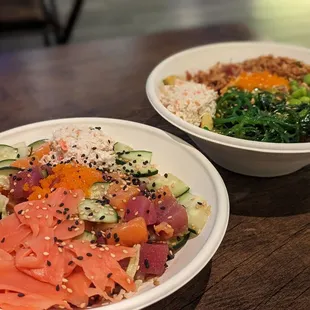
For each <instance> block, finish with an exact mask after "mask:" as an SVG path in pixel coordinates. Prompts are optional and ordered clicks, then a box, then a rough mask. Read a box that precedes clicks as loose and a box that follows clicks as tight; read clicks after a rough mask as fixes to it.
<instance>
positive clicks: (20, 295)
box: [17, 293, 25, 297]
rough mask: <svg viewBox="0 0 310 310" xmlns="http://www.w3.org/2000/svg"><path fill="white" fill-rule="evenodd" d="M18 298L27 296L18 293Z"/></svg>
mask: <svg viewBox="0 0 310 310" xmlns="http://www.w3.org/2000/svg"><path fill="white" fill-rule="evenodd" d="M17 296H18V297H24V296H25V294H23V293H18V294H17Z"/></svg>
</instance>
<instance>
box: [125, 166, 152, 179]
mask: <svg viewBox="0 0 310 310" xmlns="http://www.w3.org/2000/svg"><path fill="white" fill-rule="evenodd" d="M121 170H122V172H126V173H128V174H131V175H132V176H134V177H149V176H152V175H155V174H157V173H158V169H157V168H156V167H155V166H154V165H150V164H147V165H144V164H143V163H135V164H134V163H127V164H125V165H123V166H122V168H121Z"/></svg>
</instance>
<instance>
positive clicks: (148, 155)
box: [119, 151, 152, 164]
mask: <svg viewBox="0 0 310 310" xmlns="http://www.w3.org/2000/svg"><path fill="white" fill-rule="evenodd" d="M119 159H120V160H122V161H125V162H134V160H136V161H137V162H143V163H145V164H149V163H150V162H151V160H152V152H148V151H128V152H125V153H123V154H120V155H119Z"/></svg>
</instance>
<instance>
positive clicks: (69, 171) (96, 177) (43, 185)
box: [28, 164, 102, 200]
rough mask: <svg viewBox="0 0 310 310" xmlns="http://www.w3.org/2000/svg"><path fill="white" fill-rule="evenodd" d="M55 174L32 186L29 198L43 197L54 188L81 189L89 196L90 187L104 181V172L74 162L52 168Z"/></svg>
mask: <svg viewBox="0 0 310 310" xmlns="http://www.w3.org/2000/svg"><path fill="white" fill-rule="evenodd" d="M52 170H53V174H52V175H50V176H48V177H47V178H45V179H42V180H41V181H40V186H33V187H32V191H33V192H32V194H31V195H30V196H29V198H28V199H29V200H35V199H38V198H39V199H40V198H41V197H42V198H43V197H44V196H45V195H46V194H49V193H50V192H51V189H52V188H60V187H63V188H67V189H71V190H73V189H81V190H83V192H84V194H85V195H86V196H88V194H89V193H88V191H89V188H90V187H91V186H92V185H93V184H94V183H96V182H99V181H102V173H101V172H100V171H98V170H96V169H93V168H88V167H84V166H79V165H73V164H59V165H57V166H56V167H53V168H52Z"/></svg>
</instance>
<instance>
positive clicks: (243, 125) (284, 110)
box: [214, 88, 310, 143]
mask: <svg viewBox="0 0 310 310" xmlns="http://www.w3.org/2000/svg"><path fill="white" fill-rule="evenodd" d="M214 131H215V132H218V133H221V134H223V135H226V136H230V137H235V138H240V139H246V140H254V141H262V142H275V143H297V142H304V141H309V136H310V105H309V104H300V105H293V104H289V103H288V98H287V95H286V94H285V93H281V92H276V91H275V92H268V91H261V90H255V91H253V92H247V91H243V90H240V89H237V88H230V89H229V90H228V91H227V92H226V93H225V94H223V95H222V96H221V97H219V98H218V100H217V111H216V116H215V118H214Z"/></svg>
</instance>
